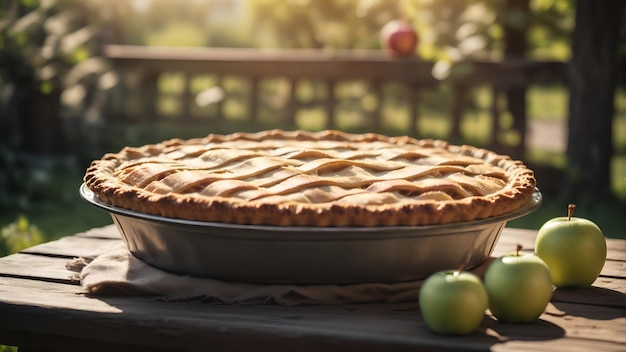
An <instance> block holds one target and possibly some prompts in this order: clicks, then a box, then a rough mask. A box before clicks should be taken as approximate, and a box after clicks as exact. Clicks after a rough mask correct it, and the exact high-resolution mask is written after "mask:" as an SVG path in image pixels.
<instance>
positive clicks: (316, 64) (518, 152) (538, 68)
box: [104, 45, 567, 157]
mask: <svg viewBox="0 0 626 352" xmlns="http://www.w3.org/2000/svg"><path fill="white" fill-rule="evenodd" d="M104 56H105V57H107V58H108V59H109V60H110V61H111V62H112V64H113V65H114V66H115V68H116V69H117V71H118V72H119V74H120V76H121V77H122V78H123V80H122V82H123V88H124V89H123V90H122V93H121V94H120V95H119V96H118V97H117V99H115V100H114V103H112V104H110V107H109V111H107V113H108V115H110V116H113V117H114V118H116V119H119V120H123V121H128V120H137V119H140V120H154V121H160V120H168V121H172V119H175V121H180V122H181V123H190V124H191V123H194V122H201V123H206V121H209V120H215V121H220V120H221V119H223V118H224V102H225V101H227V99H228V92H227V90H226V89H222V88H219V87H220V86H222V85H223V84H224V81H223V79H225V78H226V77H238V78H239V79H243V80H244V81H246V82H247V89H245V94H246V95H247V97H246V99H245V100H243V101H245V104H246V105H245V106H246V111H245V113H244V115H245V119H246V120H247V121H250V122H251V123H254V122H256V121H257V120H258V119H259V116H260V115H261V110H262V107H263V104H264V103H265V101H264V100H263V99H261V96H262V94H261V86H262V84H263V82H264V81H267V80H272V79H277V78H279V79H282V80H286V81H287V82H288V85H287V86H288V88H287V92H286V94H285V95H286V100H285V103H284V104H283V105H281V109H280V112H276V114H275V117H276V119H277V120H278V121H277V125H279V123H280V124H283V125H287V126H294V125H296V121H295V116H296V115H297V112H298V111H299V110H301V109H306V108H310V107H311V106H312V105H317V106H320V107H322V109H323V111H324V113H325V119H324V124H323V126H322V127H323V128H338V127H339V126H338V125H337V106H338V105H339V104H342V101H341V99H342V98H341V97H339V95H338V94H337V93H336V90H337V87H338V86H339V85H340V84H342V82H346V81H360V82H366V85H367V87H368V92H369V94H373V95H374V96H375V99H373V100H372V101H373V103H372V104H370V105H372V106H370V108H369V109H367V111H365V112H363V113H364V114H365V115H366V116H365V124H366V125H367V126H366V127H367V128H368V129H369V130H373V131H377V130H380V129H381V127H382V124H383V119H382V115H383V114H382V112H381V109H382V102H383V101H385V99H388V98H389V97H388V96H385V89H384V87H385V85H386V84H389V83H393V84H396V85H397V86H399V87H401V89H402V94H403V95H404V97H405V101H406V102H408V104H407V108H408V110H409V111H408V116H409V122H408V126H407V127H406V131H405V133H406V134H409V135H416V136H419V135H420V131H419V130H418V121H419V119H420V116H419V115H420V106H421V105H422V104H424V101H422V98H423V96H424V95H425V94H428V92H433V91H437V89H439V88H440V87H441V86H442V85H446V86H447V87H448V90H449V91H450V92H451V94H450V96H451V98H450V100H449V104H447V105H449V106H446V108H447V109H448V112H447V113H448V114H449V115H448V117H449V121H450V126H449V128H448V130H449V132H448V136H447V137H446V138H448V139H449V140H451V141H463V140H464V138H463V136H462V131H461V124H462V119H463V115H464V112H465V111H466V109H467V97H468V94H469V93H470V92H471V90H472V89H474V88H476V87H478V86H483V87H484V86H488V87H489V94H490V96H491V99H490V101H491V103H490V104H491V107H490V109H489V110H490V112H489V115H490V121H491V122H490V123H491V126H490V128H491V131H490V135H491V136H492V138H491V140H490V141H489V142H488V143H487V145H485V147H489V148H491V149H493V150H496V151H499V152H503V153H508V154H510V155H512V156H514V157H523V155H524V151H525V143H526V119H527V113H526V102H525V96H524V92H525V90H526V88H527V87H529V86H531V85H535V84H546V83H560V84H565V83H566V79H567V72H566V65H565V64H564V63H563V62H555V61H530V60H523V59H517V60H513V59H509V60H504V61H498V62H495V61H468V62H464V63H462V65H461V66H458V67H457V68H461V70H460V71H462V72H461V73H459V74H455V75H452V76H450V77H449V78H448V79H445V80H437V79H435V78H433V75H432V71H433V63H432V62H427V61H423V60H420V59H417V58H407V59H398V58H392V57H389V56H388V55H386V54H385V53H384V52H382V51H325V50H305V49H302V50H283V49H280V50H260V49H225V48H185V49H180V48H176V49H174V48H156V47H138V46H118V45H109V46H106V47H104ZM172 72H175V73H178V74H179V75H181V76H182V80H183V82H182V85H181V86H182V92H181V93H180V94H179V95H178V96H177V97H176V100H177V103H178V105H180V109H179V111H177V112H176V113H175V114H174V115H175V116H171V114H166V113H163V111H162V109H160V108H159V105H158V104H159V101H160V99H159V97H160V95H161V94H163V93H162V89H161V88H160V86H159V85H160V83H159V82H161V80H162V78H163V77H164V75H167V74H171V73H172ZM202 75H212V76H213V77H215V81H214V84H215V87H217V89H218V90H213V91H211V92H212V93H213V94H209V93H207V94H208V100H209V101H211V102H212V103H213V104H212V105H213V109H212V110H211V112H210V113H204V114H203V113H198V112H197V109H194V106H195V105H197V102H198V94H199V93H198V92H195V91H194V89H193V88H192V84H191V82H192V80H193V79H194V78H195V77H198V76H202ZM305 80H314V81H315V82H318V84H319V85H321V86H322V87H323V90H324V91H325V93H324V94H322V97H321V98H320V99H319V100H315V101H310V100H306V99H302V98H301V97H300V96H299V94H297V91H298V87H299V85H300V84H302V82H303V81H305ZM225 92H226V93H225ZM393 94H399V93H398V92H397V91H394V93H393ZM131 100H132V101H131ZM503 101H504V103H503ZM129 104H134V105H135V109H129V108H128V106H129ZM505 112H507V113H510V114H511V116H512V117H513V123H512V126H503V124H501V123H500V120H501V119H500V116H501V115H502V114H503V113H505ZM207 114H208V115H211V116H205V115H207ZM511 130H512V131H514V132H515V133H517V134H518V135H519V140H518V142H517V143H514V144H513V145H505V144H504V143H502V141H501V140H500V139H499V138H497V136H499V135H501V133H502V132H507V131H509V132H510V131H511Z"/></svg>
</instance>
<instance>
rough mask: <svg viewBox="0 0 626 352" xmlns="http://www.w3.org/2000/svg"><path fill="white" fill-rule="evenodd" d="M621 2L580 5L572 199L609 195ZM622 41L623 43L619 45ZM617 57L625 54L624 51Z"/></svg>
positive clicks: (624, 5) (570, 148)
mask: <svg viewBox="0 0 626 352" xmlns="http://www.w3.org/2000/svg"><path fill="white" fill-rule="evenodd" d="M624 16H626V2H624V1H623V0H604V1H594V0H578V2H577V7H576V28H575V30H574V33H573V36H572V51H573V56H572V60H571V62H570V65H569V78H570V101H569V120H568V123H569V125H568V126H569V135H568V141H567V157H568V161H569V175H570V177H569V181H570V184H569V185H568V187H567V192H569V193H570V194H571V195H581V194H585V195H589V196H591V197H592V198H597V197H602V196H606V195H609V194H610V187H611V178H610V170H611V158H612V157H613V130H612V127H613V116H614V96H615V87H616V84H617V78H618V77H619V55H620V52H619V48H620V46H619V45H618V44H619V43H620V33H623V30H622V29H623V24H622V23H623V21H624ZM624 39H626V38H621V41H622V43H623V41H624ZM621 55H624V53H623V52H622V53H621Z"/></svg>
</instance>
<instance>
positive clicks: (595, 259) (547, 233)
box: [535, 204, 607, 288]
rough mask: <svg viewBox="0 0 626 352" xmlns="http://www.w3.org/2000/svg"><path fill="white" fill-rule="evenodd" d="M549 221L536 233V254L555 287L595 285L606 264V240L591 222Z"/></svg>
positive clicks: (569, 218) (571, 210) (570, 211)
mask: <svg viewBox="0 0 626 352" xmlns="http://www.w3.org/2000/svg"><path fill="white" fill-rule="evenodd" d="M575 208H576V205H574V204H569V205H568V211H567V217H558V218H554V219H551V220H548V221H547V222H546V223H545V224H543V226H541V228H540V229H539V232H538V233H537V238H536V240H535V253H536V254H537V256H539V257H540V258H541V259H543V261H545V262H546V264H548V268H549V269H550V273H551V274H552V280H553V281H554V285H555V286H556V287H577V288H585V287H589V286H591V284H592V283H593V282H594V281H596V279H597V278H598V276H599V275H600V272H601V271H602V268H603V267H604V262H605V261H606V251H607V249H606V239H605V237H604V234H603V233H602V230H600V228H599V227H598V225H596V224H595V223H593V222H592V221H591V220H588V219H583V218H576V217H572V215H573V213H574V209H575Z"/></svg>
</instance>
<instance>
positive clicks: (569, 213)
mask: <svg viewBox="0 0 626 352" xmlns="http://www.w3.org/2000/svg"><path fill="white" fill-rule="evenodd" d="M574 209H576V204H568V205H567V221H570V220H572V215H574Z"/></svg>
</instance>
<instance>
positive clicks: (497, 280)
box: [484, 245, 553, 323]
mask: <svg viewBox="0 0 626 352" xmlns="http://www.w3.org/2000/svg"><path fill="white" fill-rule="evenodd" d="M521 249H522V246H521V245H518V246H517V250H516V251H515V252H514V253H512V254H508V255H504V256H502V257H500V258H497V259H495V260H494V261H493V262H492V263H491V264H489V267H488V268H487V271H486V272H485V277H484V282H485V288H486V289H487V293H488V295H489V310H490V311H491V314H493V316H494V317H496V319H498V321H499V322H502V323H531V322H533V321H535V320H537V319H538V318H539V317H540V316H541V314H543V312H544V311H545V310H546V307H547V306H548V303H549V302H550V298H551V297H552V291H553V285H552V278H551V276H550V271H549V270H548V266H547V265H546V263H544V262H543V260H541V258H539V257H537V256H535V255H534V254H521V253H520V250H521Z"/></svg>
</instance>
